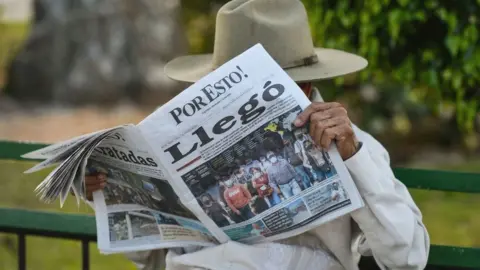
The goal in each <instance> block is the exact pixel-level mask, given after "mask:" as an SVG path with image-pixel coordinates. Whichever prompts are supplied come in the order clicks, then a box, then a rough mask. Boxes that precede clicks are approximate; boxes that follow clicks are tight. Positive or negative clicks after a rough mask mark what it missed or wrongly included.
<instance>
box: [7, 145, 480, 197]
mask: <svg viewBox="0 0 480 270" xmlns="http://www.w3.org/2000/svg"><path fill="white" fill-rule="evenodd" d="M45 146H47V145H46V144H40V143H28V142H13V141H0V159H13V160H25V159H22V158H21V157H20V156H21V155H23V154H26V153H28V152H30V151H34V150H37V149H40V148H42V147H45ZM394 173H395V175H396V177H397V178H398V179H400V181H402V182H403V183H404V184H405V185H406V186H407V187H409V188H417V189H427V190H441V191H456V192H464V193H480V174H478V173H464V172H451V171H437V170H421V169H408V168H395V169H394Z"/></svg>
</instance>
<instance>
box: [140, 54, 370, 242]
mask: <svg viewBox="0 0 480 270" xmlns="http://www.w3.org/2000/svg"><path fill="white" fill-rule="evenodd" d="M309 104H310V101H309V100H308V99H307V97H306V96H305V95H304V94H303V92H302V91H301V89H300V88H299V87H298V86H297V84H296V83H295V82H294V81H293V80H291V79H290V78H289V77H288V75H287V74H286V73H285V72H284V71H283V70H282V69H281V68H280V67H279V66H278V64H277V63H276V62H275V61H274V60H273V59H272V58H271V57H270V56H269V55H268V53H267V52H266V51H265V50H264V48H263V47H262V46H261V45H255V46H254V47H252V48H251V49H249V50H247V51H246V52H245V53H243V54H242V55H240V56H238V57H237V58H235V59H233V60H231V61H230V62H228V63H226V64H225V65H223V66H221V67H219V68H218V69H217V70H215V71H214V72H212V73H210V74H209V75H208V76H206V77H204V78H203V79H201V80H200V81H198V82H197V83H195V84H194V85H193V86H191V87H189V88H188V89H186V90H185V91H183V92H182V93H181V94H180V95H178V96H177V97H175V98H174V99H173V100H171V101H170V102H168V103H167V104H165V105H164V106H162V107H161V108H159V109H158V110H157V111H156V112H154V113H153V114H152V115H150V116H149V117H147V118H146V119H145V120H144V121H142V122H141V123H140V124H139V125H138V127H139V128H140V131H141V133H142V134H143V136H144V138H145V139H146V141H148V143H149V144H150V146H151V147H152V149H153V151H154V153H155V155H156V156H157V157H158V159H159V160H161V162H162V163H163V166H165V169H166V173H167V174H168V175H169V176H168V179H169V183H170V184H171V185H172V188H173V190H174V191H175V192H176V194H177V195H178V196H179V198H180V201H181V202H182V203H183V204H184V205H185V206H186V207H187V208H189V209H190V210H191V211H192V213H193V214H194V215H195V216H197V217H198V219H199V221H200V222H201V223H203V224H204V225H205V226H206V227H207V228H208V229H209V231H210V232H211V233H212V235H213V236H215V237H216V238H217V239H218V240H219V241H220V242H226V241H229V240H234V241H240V242H244V243H258V242H263V241H272V240H277V239H281V238H285V237H290V236H293V235H296V234H300V233H302V232H304V231H307V230H310V229H312V228H314V227H316V226H319V225H320V224H322V223H325V222H327V221H329V220H332V219H334V218H336V217H339V216H341V215H344V214H347V213H349V212H351V211H353V210H355V209H358V208H360V207H362V206H363V201H362V199H361V197H360V195H359V193H358V191H357V189H356V187H355V185H354V182H353V181H352V179H351V177H350V174H349V173H348V171H347V169H346V167H345V165H344V163H343V161H342V159H341V157H340V156H339V154H338V152H337V150H336V148H335V147H332V148H331V149H330V150H329V151H328V152H326V151H322V149H320V148H318V147H317V146H315V144H314V143H313V141H312V138H311V137H310V136H309V133H308V126H305V127H302V128H296V127H295V126H293V125H292V122H293V120H294V119H295V117H296V116H297V115H298V114H299V113H300V112H301V111H302V110H303V109H304V108H306V107H307V106H308V105H309Z"/></svg>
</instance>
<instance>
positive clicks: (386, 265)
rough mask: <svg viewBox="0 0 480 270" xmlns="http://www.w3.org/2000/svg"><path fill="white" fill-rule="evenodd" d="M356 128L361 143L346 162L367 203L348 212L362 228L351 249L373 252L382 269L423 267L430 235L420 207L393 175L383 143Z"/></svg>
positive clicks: (366, 253)
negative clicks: (423, 221) (350, 212)
mask: <svg viewBox="0 0 480 270" xmlns="http://www.w3.org/2000/svg"><path fill="white" fill-rule="evenodd" d="M355 131H356V133H363V134H362V136H359V138H361V139H362V140H363V145H362V146H361V148H360V149H359V151H358V152H357V153H356V154H355V155H354V156H352V157H351V158H349V159H348V160H346V161H345V165H346V166H347V168H348V170H349V172H350V174H351V175H352V178H353V180H354V181H355V183H356V185H357V188H358V189H359V191H360V194H361V195H362V197H363V199H364V201H365V204H366V206H365V207H363V208H361V209H359V210H357V211H355V212H353V213H352V214H351V216H352V218H353V219H354V220H355V222H356V223H357V224H358V226H359V228H360V230H361V232H360V233H359V234H358V235H357V237H356V238H355V239H354V240H353V248H354V250H356V251H358V252H359V253H360V254H361V255H364V256H368V255H370V256H372V255H373V257H374V258H375V260H376V262H377V263H378V264H379V266H380V267H381V268H382V269H423V268H425V266H426V263H427V259H428V253H429V248H430V238H429V235H428V232H427V230H426V228H425V226H424V225H423V223H422V215H421V213H420V210H419V209H418V207H417V206H416V205H415V203H414V201H413V200H412V197H411V196H410V194H409V192H408V190H407V188H406V187H405V186H404V185H403V184H402V183H401V182H400V181H398V180H397V179H396V178H395V176H394V174H393V172H392V169H391V167H390V161H389V156H388V153H387V151H386V150H385V149H384V148H383V146H381V144H380V143H379V142H377V141H376V140H375V139H373V137H371V136H370V135H369V134H366V133H364V132H363V131H360V130H358V129H357V130H355ZM359 135H360V134H359Z"/></svg>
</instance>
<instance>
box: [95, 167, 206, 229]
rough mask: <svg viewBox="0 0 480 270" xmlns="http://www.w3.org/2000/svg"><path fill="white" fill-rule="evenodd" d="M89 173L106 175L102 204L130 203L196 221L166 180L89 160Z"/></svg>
mask: <svg viewBox="0 0 480 270" xmlns="http://www.w3.org/2000/svg"><path fill="white" fill-rule="evenodd" d="M87 169H88V170H89V171H90V172H102V173H104V174H106V175H107V185H106V187H105V189H104V190H103V194H104V197H105V204H106V205H107V206H109V205H122V204H133V205H140V206H143V207H147V208H150V209H152V210H156V211H161V212H165V213H169V214H173V215H177V216H181V217H186V218H191V219H195V220H197V218H196V216H195V215H193V214H192V213H191V212H190V210H188V209H187V208H186V207H185V206H183V204H182V203H181V202H180V199H179V198H178V196H177V194H176V193H175V192H174V191H173V189H172V187H171V186H170V184H168V183H167V182H166V181H163V180H160V179H155V178H152V177H147V176H143V175H139V174H135V173H132V172H129V171H125V170H122V169H118V168H115V167H112V166H109V165H106V164H103V163H101V162H98V161H94V160H89V162H88V165H87Z"/></svg>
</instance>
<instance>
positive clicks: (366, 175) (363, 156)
mask: <svg viewBox="0 0 480 270" xmlns="http://www.w3.org/2000/svg"><path fill="white" fill-rule="evenodd" d="M344 162H345V166H346V167H347V169H348V171H349V172H350V174H351V176H352V179H353V181H354V182H355V184H356V185H357V188H358V189H359V191H360V194H361V195H367V194H372V193H373V194H375V193H379V192H384V191H387V190H389V188H390V187H387V186H388V184H387V183H386V182H388V181H381V179H382V178H383V176H382V171H381V169H380V168H378V165H377V164H376V163H375V162H374V160H373V159H372V157H371V156H370V153H369V151H368V148H367V146H366V145H365V144H363V145H362V146H361V147H360V149H359V150H358V151H357V153H355V154H354V155H353V156H352V157H350V158H349V159H347V160H345V161H344ZM392 184H393V182H392Z"/></svg>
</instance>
